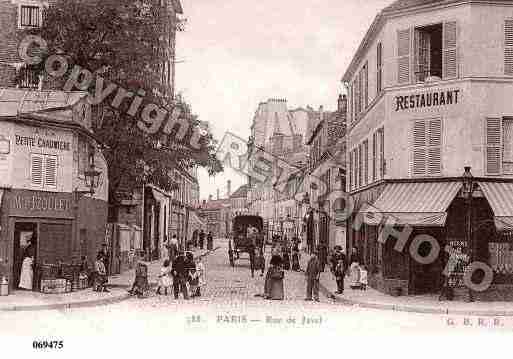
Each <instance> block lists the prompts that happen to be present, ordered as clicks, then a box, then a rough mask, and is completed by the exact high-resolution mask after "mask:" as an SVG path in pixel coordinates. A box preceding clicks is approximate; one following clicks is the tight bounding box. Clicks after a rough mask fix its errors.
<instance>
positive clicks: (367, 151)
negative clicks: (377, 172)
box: [363, 140, 369, 184]
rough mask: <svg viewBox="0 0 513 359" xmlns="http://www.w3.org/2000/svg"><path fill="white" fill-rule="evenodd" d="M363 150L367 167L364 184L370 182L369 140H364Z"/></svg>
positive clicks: (365, 166)
mask: <svg viewBox="0 0 513 359" xmlns="http://www.w3.org/2000/svg"><path fill="white" fill-rule="evenodd" d="M363 151H364V157H363V161H364V168H365V172H364V184H367V183H369V141H368V140H365V141H364V142H363Z"/></svg>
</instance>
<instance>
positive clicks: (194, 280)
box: [189, 268, 200, 297]
mask: <svg viewBox="0 0 513 359" xmlns="http://www.w3.org/2000/svg"><path fill="white" fill-rule="evenodd" d="M199 289H200V286H199V272H198V271H197V270H196V268H191V269H190V270H189V290H190V293H191V297H197V296H198V291H199Z"/></svg>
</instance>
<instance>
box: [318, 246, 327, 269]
mask: <svg viewBox="0 0 513 359" xmlns="http://www.w3.org/2000/svg"><path fill="white" fill-rule="evenodd" d="M318 256H319V262H320V264H321V272H324V269H325V267H326V264H327V263H328V248H327V247H326V245H325V244H320V245H319V247H318Z"/></svg>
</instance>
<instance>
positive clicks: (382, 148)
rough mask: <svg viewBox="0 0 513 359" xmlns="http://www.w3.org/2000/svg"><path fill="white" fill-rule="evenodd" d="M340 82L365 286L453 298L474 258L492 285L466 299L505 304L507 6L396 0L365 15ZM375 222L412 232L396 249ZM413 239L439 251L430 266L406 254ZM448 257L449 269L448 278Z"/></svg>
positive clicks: (512, 213)
mask: <svg viewBox="0 0 513 359" xmlns="http://www.w3.org/2000/svg"><path fill="white" fill-rule="evenodd" d="M342 81H343V82H344V83H345V84H346V86H347V89H348V93H349V110H348V116H349V119H350V120H349V121H350V122H349V126H348V135H347V138H348V147H347V148H348V155H347V156H348V157H347V163H348V166H349V169H350V175H349V176H348V178H347V190H348V192H349V193H350V195H351V198H352V199H353V202H354V205H355V211H354V213H355V214H353V215H352V217H351V218H350V219H349V226H350V227H348V228H349V233H348V247H349V248H351V247H353V248H356V249H357V253H358V255H359V257H360V261H362V262H363V263H364V264H365V265H366V266H367V267H368V271H369V284H370V285H371V286H372V287H374V288H377V289H378V290H380V291H383V292H386V293H391V294H392V293H398V292H399V291H400V292H401V293H402V294H428V293H429V294H435V293H439V292H440V291H441V289H442V287H444V286H449V287H453V288H454V289H456V290H455V293H458V290H457V289H463V291H464V288H463V273H464V272H465V268H466V267H467V266H468V264H469V262H474V261H480V262H484V263H486V264H488V265H489V266H490V267H491V268H492V269H493V274H494V275H493V282H492V285H491V286H490V287H489V288H488V289H487V290H485V291H482V292H475V293H473V295H474V298H475V299H478V300H511V299H513V252H512V251H511V239H512V237H511V231H510V230H511V229H512V228H513V227H512V226H513V101H512V100H513V2H511V1H473V0H466V1H458V0H453V1H433V0H424V1H423V0H399V1H396V2H394V3H392V4H391V5H390V6H388V7H387V8H385V9H383V10H382V11H381V12H380V13H379V14H378V15H377V17H376V18H375V20H374V22H373V23H372V25H371V27H370V28H369V30H368V31H367V33H366V35H365V37H364V39H363V41H362V42H361V44H360V46H359V48H358V50H357V52H356V54H355V55H354V58H353V60H352V62H351V64H350V66H349V68H348V69H347V71H346V73H345V74H344V76H343V80H342ZM465 167H470V173H471V175H472V177H471V178H469V179H467V178H468V177H469V174H468V173H467V174H464V172H465V169H464V168H465ZM464 183H469V184H470V186H466V185H465V186H464ZM359 215H361V216H362V217H360V218H358V216H359ZM362 218H363V222H364V224H363V225H361V226H359V225H358V224H359V223H361V222H362V221H361V219H362ZM386 221H389V223H390V222H391V221H393V222H394V223H396V225H395V227H394V228H393V229H394V230H397V231H399V232H401V231H403V230H404V229H405V228H406V226H409V227H410V228H412V229H413V231H412V233H411V235H410V236H409V240H408V242H407V244H406V246H405V249H404V250H403V251H402V252H398V251H396V250H394V245H395V243H396V239H394V238H393V236H388V239H387V241H386V242H385V243H383V244H381V243H380V242H378V240H377V239H378V237H379V235H380V233H386V231H384V228H385V227H384V223H386ZM351 228H352V229H351ZM388 228H389V227H388ZM419 234H429V235H431V236H432V237H434V238H435V239H436V241H437V242H438V244H439V245H440V248H441V251H440V255H438V256H437V258H436V260H435V261H434V262H432V263H430V264H420V263H418V262H417V261H416V260H414V259H413V258H412V256H411V255H410V254H409V245H410V243H411V240H412V239H413V238H414V237H415V236H416V235H419ZM446 245H448V246H450V247H451V248H452V249H453V255H452V256H449V255H448V254H447V253H446V251H444V248H445V246H446ZM429 249H430V246H429V245H427V247H426V246H422V247H421V248H420V249H419V253H420V254H421V255H426V254H428V253H429ZM454 253H455V254H454ZM460 254H463V255H467V256H468V257H467V259H465V257H464V256H462V255H460ZM448 260H454V261H455V263H457V265H456V267H455V271H454V274H453V275H452V276H451V277H450V278H447V277H445V276H444V275H443V274H442V271H443V269H444V268H445V266H446V264H447V262H448ZM478 282H479V281H478ZM460 292H462V291H460Z"/></svg>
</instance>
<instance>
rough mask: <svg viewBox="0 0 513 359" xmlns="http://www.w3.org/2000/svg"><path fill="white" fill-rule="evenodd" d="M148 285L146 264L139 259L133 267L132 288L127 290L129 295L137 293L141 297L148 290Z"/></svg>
mask: <svg viewBox="0 0 513 359" xmlns="http://www.w3.org/2000/svg"><path fill="white" fill-rule="evenodd" d="M148 287H149V283H148V266H147V265H146V264H144V263H142V261H141V260H139V262H138V263H137V267H136V268H135V280H134V284H133V285H132V289H130V290H129V291H128V292H129V293H130V295H137V297H138V298H142V297H143V296H144V293H145V292H146V291H147V290H148Z"/></svg>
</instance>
